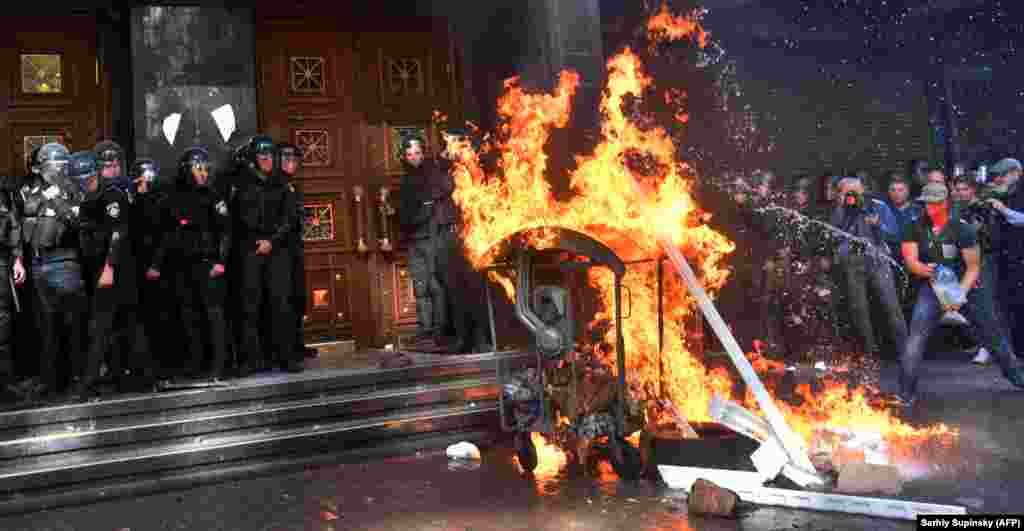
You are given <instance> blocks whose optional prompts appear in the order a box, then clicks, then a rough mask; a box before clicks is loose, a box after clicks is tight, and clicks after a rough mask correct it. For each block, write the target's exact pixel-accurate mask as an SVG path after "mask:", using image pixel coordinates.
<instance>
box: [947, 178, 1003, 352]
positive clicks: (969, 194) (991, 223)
mask: <svg viewBox="0 0 1024 531" xmlns="http://www.w3.org/2000/svg"><path fill="white" fill-rule="evenodd" d="M953 205H954V208H955V210H956V212H958V213H959V215H960V219H961V220H963V221H964V222H966V223H967V224H968V225H970V226H971V227H973V228H974V231H975V232H976V233H977V235H978V245H979V247H980V248H981V276H980V280H979V283H980V285H981V286H984V287H987V289H988V290H989V292H990V293H992V294H993V296H994V295H995V294H996V293H998V289H999V282H998V275H996V260H995V254H994V251H995V249H994V247H993V242H994V241H995V240H996V239H997V235H996V234H997V232H998V231H999V229H1000V224H1001V221H1002V220H1001V219H1000V215H999V212H998V211H997V210H996V209H995V208H994V207H993V206H992V205H991V204H990V203H989V202H987V201H982V200H981V199H980V198H979V197H978V183H977V182H976V181H974V180H971V179H968V178H962V179H957V180H956V181H954V183H953ZM994 313H995V314H996V319H997V320H998V325H999V330H1000V333H1001V334H1003V335H1004V337H1007V338H1009V335H1008V334H1007V328H1006V321H1005V320H1004V319H1005V316H1004V315H1002V313H1003V312H1001V311H999V309H998V308H996V309H995V310H994ZM974 335H977V334H976V333H975V334H974ZM975 339H977V338H975ZM977 343H978V344H979V348H978V354H977V356H975V357H974V360H973V361H974V363H978V364H981V365H984V364H987V363H988V362H989V358H990V357H991V354H990V353H989V351H988V349H987V348H985V346H984V345H981V342H980V341H978V342H977ZM1011 348H1012V345H1011Z"/></svg>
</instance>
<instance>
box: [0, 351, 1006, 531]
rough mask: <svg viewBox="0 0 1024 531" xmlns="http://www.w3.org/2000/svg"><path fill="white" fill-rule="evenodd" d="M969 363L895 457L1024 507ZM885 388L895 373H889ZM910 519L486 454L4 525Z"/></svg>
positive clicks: (551, 525) (986, 388) (152, 499)
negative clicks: (709, 495)
mask: <svg viewBox="0 0 1024 531" xmlns="http://www.w3.org/2000/svg"><path fill="white" fill-rule="evenodd" d="M965 359H966V358H965V357H964V356H960V357H953V358H950V357H947V358H946V359H944V360H941V361H933V362H930V363H929V364H928V365H927V369H926V380H925V381H924V382H923V383H922V386H923V387H922V389H923V392H924V401H923V402H924V403H923V404H922V406H921V407H920V409H919V410H918V411H917V412H916V413H915V415H916V416H917V417H918V418H919V419H921V420H941V421H943V422H946V423H948V424H951V425H954V426H956V427H959V428H960V429H961V432H962V435H961V438H960V441H959V443H958V444H956V445H952V446H949V447H928V446H924V447H921V448H919V449H918V450H917V452H916V455H910V456H905V457H902V458H901V467H902V468H903V470H904V472H905V474H907V475H909V476H911V477H912V480H911V481H910V482H909V483H908V484H907V486H906V489H905V492H904V496H903V497H906V498H910V499H916V500H920V501H930V502H936V503H949V504H960V505H966V506H968V507H969V510H970V511H971V512H984V513H1001V512H1011V513H1013V512H1018V513H1019V512H1022V511H1024V505H1022V504H1020V503H1019V502H1017V496H1019V494H1018V493H1022V492H1024V450H1021V449H1020V444H1019V441H1020V439H1021V438H1022V436H1024V423H1021V422H1020V415H1021V413H1020V412H1021V411H1024V392H1016V391H1014V390H1012V389H1011V387H1010V386H1009V385H1008V384H1007V383H1005V382H1003V381H1002V378H1001V377H1000V376H999V374H998V370H997V369H994V368H985V369H982V368H976V367H973V366H971V365H969V364H967V363H965ZM885 376H886V377H885V378H884V381H885V384H886V385H891V382H892V381H893V378H892V377H893V376H894V373H893V372H892V370H891V368H890V369H889V370H888V371H887V372H886V374H885ZM914 526H915V525H914V524H913V523H911V522H893V521H885V520H872V519H868V518H861V517H851V516H844V515H835V514H825V513H812V512H802V511H793V510H787V509H774V508H758V509H755V510H753V511H751V512H747V513H745V514H743V515H742V516H741V517H740V518H738V519H735V520H723V519H713V518H702V517H696V516H689V515H687V514H686V508H685V502H684V501H682V500H681V499H679V498H678V497H676V496H674V495H673V493H672V492H670V491H666V490H662V489H659V488H657V487H656V486H654V485H652V484H650V483H646V482H642V483H640V484H638V485H627V484H624V483H622V482H619V481H618V480H617V478H616V477H615V475H614V473H613V472H611V470H610V467H608V466H607V465H606V464H599V465H598V468H597V469H596V471H594V473H593V474H592V475H591V476H590V477H585V476H583V475H582V473H581V471H580V470H578V469H568V470H567V469H566V468H565V467H560V466H558V463H557V462H556V463H554V464H552V465H551V466H542V467H541V468H540V469H538V473H537V474H536V476H535V477H526V476H523V475H522V474H521V473H520V471H519V469H518V466H517V465H516V464H515V463H514V460H513V458H512V456H511V452H510V450H509V449H508V448H505V447H498V448H490V449H487V450H486V451H485V453H484V459H483V461H482V463H481V464H480V465H479V466H476V467H472V466H454V465H453V464H452V463H450V462H449V461H448V460H447V459H446V458H445V457H444V456H443V455H440V454H439V453H437V452H432V453H424V454H421V455H416V456H408V457H404V458H396V459H390V460H385V461H376V462H371V463H366V464H358V465H338V466H331V467H322V468H317V469H311V470H306V471H304V472H299V473H293V474H287V475H278V476H273V477H263V478H256V479H250V480H245V481H237V482H231V483H225V484H219V485H211V486H206V487H201V488H197V489H193V490H189V491H182V492H176V493H166V494H161V495H155V496H148V497H143V498H136V499H129V500H118V501H112V502H107V503H100V504H94V505H91V506H86V507H77V508H67V509H62V510H57V511H49V512H46V513H36V514H30V515H23V516H18V517H11V518H6V519H0V529H4V530H11V531H13V530H23V529H24V530H89V531H103V530H111V531H113V530H122V529H130V530H132V531H140V530H147V531H148V530H172V529H173V530H179V529H181V530H204V531H205V530H210V531H212V530H239V531H241V530H246V531H263V530H266V531H270V530H275V531H276V530H325V531H326V530H342V529H366V530H410V531H418V530H460V531H461V530H473V531H490V530H495V531H496V530H510V529H511V530H517V529H521V530H571V529H579V530H594V531H601V530H618V529H622V530H629V531H640V530H667V529H674V530H690V529H693V530H734V529H743V530H765V531H775V530H792V529H802V530H819V529H820V530H851V531H852V530H863V529H872V530H878V531H886V530H897V529H913V528H914Z"/></svg>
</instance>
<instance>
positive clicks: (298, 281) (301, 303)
mask: <svg viewBox="0 0 1024 531" xmlns="http://www.w3.org/2000/svg"><path fill="white" fill-rule="evenodd" d="M288 190H289V192H291V194H292V205H293V206H294V207H295V212H294V214H293V217H292V230H291V234H290V236H289V238H288V243H289V245H288V251H289V253H290V254H291V258H292V311H293V312H295V316H294V317H295V352H296V353H301V354H302V355H303V356H304V355H305V353H306V338H305V336H304V335H303V326H304V322H303V321H304V320H303V317H304V315H305V313H306V303H307V301H306V266H305V261H306V249H305V242H304V241H303V240H302V230H303V226H304V223H303V221H304V218H305V215H306V210H305V207H304V202H305V199H304V197H303V195H302V190H301V189H299V187H298V186H296V185H295V184H294V183H292V184H289V185H288Z"/></svg>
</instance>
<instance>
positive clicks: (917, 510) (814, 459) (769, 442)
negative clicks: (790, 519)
mask: <svg viewBox="0 0 1024 531" xmlns="http://www.w3.org/2000/svg"><path fill="white" fill-rule="evenodd" d="M709 415H710V416H711V417H712V418H713V419H715V420H716V421H717V422H719V423H720V424H721V425H723V426H724V427H725V428H728V429H729V430H731V431H732V432H734V433H737V434H741V435H744V436H746V437H748V438H749V439H751V440H753V441H758V442H760V443H761V444H760V446H758V447H757V448H756V449H753V450H752V451H750V452H748V453H747V454H745V455H747V456H748V458H747V461H748V462H749V464H752V465H753V467H752V468H753V469H755V470H756V472H752V471H750V468H751V467H745V466H743V465H742V464H736V465H734V464H725V465H724V466H722V465H718V463H716V465H718V466H717V467H715V466H712V467H702V466H690V465H691V464H692V463H691V462H685V463H684V462H680V460H679V459H678V457H676V456H675V454H676V453H678V452H670V453H671V454H673V455H664V456H663V455H661V454H660V453H659V452H658V451H657V450H660V449H661V448H672V447H673V446H678V445H679V443H678V442H675V443H673V444H663V443H662V440H656V441H654V446H653V448H654V449H655V455H654V459H655V462H656V463H657V467H658V471H659V472H660V473H661V476H662V478H663V479H664V480H665V482H666V483H667V484H668V485H669V487H671V488H676V489H682V490H685V491H687V492H689V493H690V496H691V499H692V497H693V496H694V495H695V493H696V492H697V491H698V490H699V489H700V490H701V494H700V496H698V498H697V500H696V501H691V506H693V507H691V510H694V511H703V512H704V513H706V514H729V513H719V512H714V511H718V510H720V508H719V506H717V505H714V503H718V502H717V501H715V502H714V503H712V502H711V501H708V500H707V499H705V498H704V497H707V496H711V497H712V499H715V500H717V498H714V496H721V495H720V494H718V492H717V491H715V490H713V489H712V490H708V489H710V488H711V487H713V488H714V489H719V490H723V491H725V492H729V493H731V494H735V495H736V496H737V497H738V500H739V501H743V502H748V503H754V504H761V505H775V506H782V507H792V508H796V509H810V510H820V511H836V512H845V513H851V514H864V515H869V516H877V517H883V518H896V519H905V520H914V519H916V518H917V516H918V515H928V514H966V512H967V511H966V509H965V508H964V507H961V506H952V505H936V504H928V503H918V502H911V501H904V500H897V499H888V498H866V497H862V495H867V494H873V495H884V496H895V495H898V494H899V493H900V492H902V490H903V482H904V478H903V477H901V475H900V472H899V469H897V468H896V467H895V466H892V465H890V464H889V459H888V455H887V450H888V449H887V447H886V443H885V440H884V438H883V437H882V435H881V434H878V433H867V432H852V431H849V430H842V429H822V430H820V431H819V432H818V433H816V434H815V436H814V438H813V440H812V444H811V448H810V449H809V450H807V455H808V456H809V458H810V461H811V463H812V464H813V466H814V468H815V470H814V471H808V470H805V469H804V468H802V467H800V466H796V465H795V464H794V462H793V460H792V459H791V456H790V455H789V454H788V453H787V452H786V449H785V448H784V447H783V445H782V444H781V441H780V440H779V438H778V437H777V436H776V435H775V433H774V431H773V430H772V426H771V425H770V424H769V423H768V421H766V420H765V419H763V418H761V417H759V416H757V415H755V414H754V413H752V412H750V411H748V410H746V409H745V408H743V407H742V406H740V405H738V404H736V403H734V402H730V401H728V400H724V399H723V398H721V397H719V396H716V397H715V398H714V399H713V400H712V401H711V404H710V405H709ZM726 440H728V439H726V438H723V439H721V441H723V442H718V444H717V445H718V446H721V445H724V441H726ZM690 442H691V444H692V443H697V442H700V443H702V444H704V445H708V447H709V448H713V447H715V446H716V441H715V440H713V439H709V438H706V437H705V438H703V439H699V440H696V441H690ZM710 453H714V452H710ZM706 457H707V456H705V458H706ZM689 461H699V459H694V458H691V459H689ZM780 477H784V478H786V479H788V480H790V481H791V482H792V483H795V484H796V485H798V486H799V487H800V488H802V489H804V490H798V489H789V488H775V487H766V486H765V484H766V483H768V484H772V483H770V482H773V481H775V480H777V478H780ZM836 477H837V479H836ZM818 478H826V479H827V481H825V483H824V484H823V485H820V484H817V483H816V480H817V479H818ZM833 479H836V480H835V481H832V480H833ZM705 484H707V485H705ZM708 485H710V487H708ZM705 491H707V492H708V493H705ZM733 509H734V508H733Z"/></svg>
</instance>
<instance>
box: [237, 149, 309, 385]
mask: <svg viewBox="0 0 1024 531" xmlns="http://www.w3.org/2000/svg"><path fill="white" fill-rule="evenodd" d="M235 186H236V192H235V194H234V198H233V200H232V202H231V210H232V211H233V216H234V220H235V226H234V229H233V230H234V242H235V243H234V245H236V246H237V252H236V256H237V263H238V269H239V270H238V271H237V272H235V273H237V275H238V277H237V281H238V288H239V293H238V297H239V302H240V304H241V318H242V338H241V348H240V354H241V355H242V356H244V357H245V363H244V365H245V368H244V369H245V370H243V372H247V371H248V369H252V368H254V367H255V366H266V365H268V364H270V363H273V362H277V363H280V364H291V363H293V362H296V361H298V362H301V359H298V360H297V359H296V353H295V349H294V344H295V333H294V331H293V330H292V327H293V326H294V322H295V320H294V317H293V316H292V315H293V311H292V306H291V304H292V301H291V300H290V299H291V295H292V289H293V286H292V280H291V273H292V258H291V253H289V252H288V240H289V237H290V233H291V226H292V219H293V216H294V213H295V205H294V197H293V196H292V194H291V193H289V191H288V188H287V186H286V184H285V182H284V179H283V177H282V176H281V175H280V172H279V171H276V170H275V171H274V172H272V174H271V175H269V176H261V175H260V174H259V173H258V171H256V170H254V169H252V168H243V169H242V172H241V174H240V175H239V177H238V181H237V182H236V183H235ZM260 240H267V241H269V242H270V243H271V246H272V249H271V252H270V254H269V255H258V254H256V250H257V242H258V241H260ZM264 312H265V313H266V315H267V321H266V322H269V323H273V326H269V327H264V326H262V324H263V323H264V321H263V315H264ZM261 331H263V332H265V333H267V334H268V335H269V337H267V338H266V341H261V335H262V334H261ZM263 344H265V345H267V346H268V348H269V349H272V350H273V351H274V352H264V350H263V349H262V348H261V346H262V345H263ZM273 354H276V359H275V356H273Z"/></svg>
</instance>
